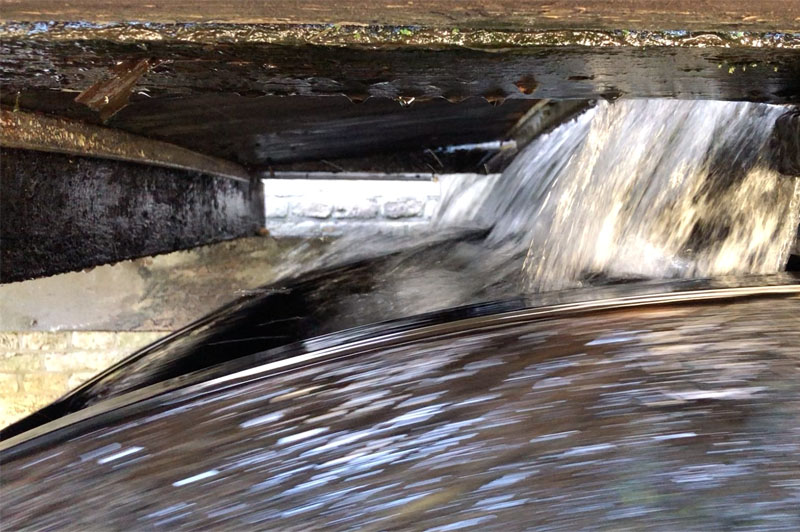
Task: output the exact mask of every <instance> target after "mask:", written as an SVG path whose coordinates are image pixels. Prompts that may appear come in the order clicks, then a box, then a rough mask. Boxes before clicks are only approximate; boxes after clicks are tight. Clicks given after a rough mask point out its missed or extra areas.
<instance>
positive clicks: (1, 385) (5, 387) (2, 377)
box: [0, 373, 19, 399]
mask: <svg viewBox="0 0 800 532" xmlns="http://www.w3.org/2000/svg"><path fill="white" fill-rule="evenodd" d="M18 391H19V382H18V381H17V374H16V373H0V396H1V397H3V398H4V399H5V398H7V397H8V394H11V393H16V392H18Z"/></svg>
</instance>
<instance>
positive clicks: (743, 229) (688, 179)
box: [439, 100, 800, 291]
mask: <svg viewBox="0 0 800 532" xmlns="http://www.w3.org/2000/svg"><path fill="white" fill-rule="evenodd" d="M782 112H784V110H783V109H782V108H781V107H778V106H769V105H762V104H750V103H730V102H705V101H674V100H627V101H626V100H620V101H618V102H616V103H614V104H610V103H607V102H600V103H599V104H598V105H597V106H596V107H594V108H593V109H591V110H589V111H588V112H586V113H584V114H583V115H581V116H579V117H578V118H576V119H575V120H573V121H571V122H569V123H566V124H564V125H562V126H561V127H559V128H558V129H556V130H555V131H553V132H552V133H550V134H548V135H544V136H542V137H540V138H539V139H537V140H536V141H535V142H533V143H531V144H530V145H529V146H527V147H526V148H525V149H524V150H523V151H522V152H521V153H520V154H519V155H518V157H517V158H516V160H515V161H514V162H513V163H512V164H511V166H510V167H509V168H508V169H507V170H506V171H505V173H504V174H503V175H502V176H501V178H500V179H498V180H497V181H496V182H494V183H492V184H490V185H489V186H488V187H484V189H483V190H480V194H479V195H474V196H473V197H475V198H476V199H474V200H473V201H471V202H467V203H468V205H467V206H465V202H464V199H463V198H460V201H458V202H453V201H450V202H449V204H453V205H454V204H456V203H457V204H458V206H457V210H458V211H459V212H457V213H455V214H454V213H453V212H452V210H453V209H452V208H451V209H444V210H443V212H441V213H440V215H439V216H440V220H445V219H447V220H449V221H451V222H452V220H454V219H458V218H459V215H460V216H461V219H460V220H459V221H460V222H462V223H463V222H465V221H467V220H464V219H463V218H464V216H463V213H464V212H470V213H473V214H474V216H473V220H472V221H477V222H480V223H483V224H484V225H488V226H491V227H492V230H491V233H490V235H489V237H488V239H487V244H488V245H490V246H492V247H493V248H494V249H495V250H496V251H497V252H498V253H500V254H501V255H514V251H516V252H517V253H516V255H517V256H522V255H524V261H523V264H522V266H521V271H522V272H523V283H524V284H526V285H527V286H526V288H527V289H529V290H531V291H544V290H554V289H561V288H566V287H572V286H578V285H581V284H585V283H586V282H588V281H592V280H595V279H608V278H623V279H624V278H638V277H644V278H676V277H707V276H723V275H745V274H767V273H775V272H778V271H780V270H781V269H782V268H783V266H784V264H785V261H786V259H787V256H788V252H789V247H790V243H791V242H793V238H794V234H795V231H796V228H797V220H798V208H799V205H800V201H798V200H799V199H800V194H799V191H800V187H798V182H797V181H798V180H797V179H794V178H788V177H786V176H781V175H780V174H778V173H777V172H776V171H775V170H774V169H773V168H772V165H771V162H770V158H769V156H768V151H769V141H770V135H771V132H772V128H773V125H774V122H775V119H776V118H777V117H778V116H779V115H780V114H781V113H782ZM487 188H488V190H487ZM520 252H521V253H520Z"/></svg>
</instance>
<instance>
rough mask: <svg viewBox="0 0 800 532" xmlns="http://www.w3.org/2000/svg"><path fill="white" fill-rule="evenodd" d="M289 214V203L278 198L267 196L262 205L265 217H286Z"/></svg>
mask: <svg viewBox="0 0 800 532" xmlns="http://www.w3.org/2000/svg"><path fill="white" fill-rule="evenodd" d="M288 215H289V203H288V202H287V201H285V200H281V199H278V198H269V200H267V201H266V204H265V205H264V216H266V217H267V218H286V217H287V216H288Z"/></svg>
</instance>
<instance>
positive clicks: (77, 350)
mask: <svg viewBox="0 0 800 532" xmlns="http://www.w3.org/2000/svg"><path fill="white" fill-rule="evenodd" d="M165 334H167V332H166V331H135V332H128V331H125V332H112V331H58V332H40V331H24V332H0V390H2V393H0V427H5V426H7V425H9V424H11V423H13V422H14V421H16V420H18V419H20V418H22V417H24V416H26V415H28V414H30V413H32V412H34V411H35V410H38V409H39V408H41V407H43V406H45V405H47V404H48V403H50V402H52V401H53V400H55V399H57V398H59V397H61V396H62V395H64V394H65V393H67V391H69V390H71V389H72V388H75V387H76V386H78V385H80V384H81V383H83V382H84V381H86V380H87V379H89V378H90V377H92V376H93V375H95V374H97V373H99V372H100V371H102V370H104V369H106V368H107V367H109V366H111V365H112V364H114V363H116V362H117V361H119V360H121V359H122V358H124V357H125V356H127V355H129V354H131V353H133V352H134V351H137V350H138V349H140V348H141V347H144V346H146V345H148V344H150V343H152V342H154V341H155V340H157V339H159V338H161V337H162V336H164V335H165Z"/></svg>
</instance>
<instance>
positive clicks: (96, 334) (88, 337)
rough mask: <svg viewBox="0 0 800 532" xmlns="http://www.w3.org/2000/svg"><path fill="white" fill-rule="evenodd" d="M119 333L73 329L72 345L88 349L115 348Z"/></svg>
mask: <svg viewBox="0 0 800 532" xmlns="http://www.w3.org/2000/svg"><path fill="white" fill-rule="evenodd" d="M116 337H117V334H116V333H113V332H108V331H73V332H72V347H74V348H76V349H82V350H87V351H100V350H107V349H113V348H114V344H115V343H116Z"/></svg>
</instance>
